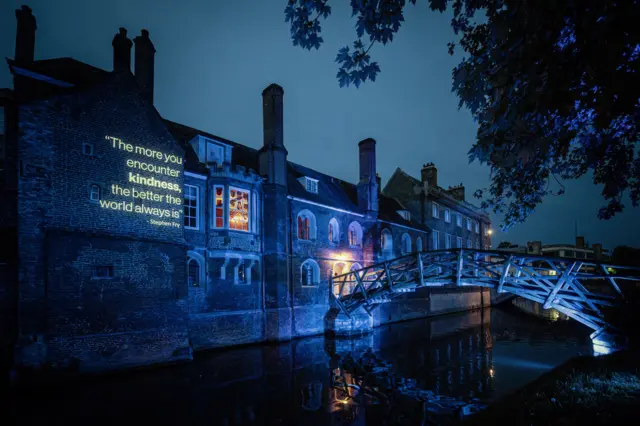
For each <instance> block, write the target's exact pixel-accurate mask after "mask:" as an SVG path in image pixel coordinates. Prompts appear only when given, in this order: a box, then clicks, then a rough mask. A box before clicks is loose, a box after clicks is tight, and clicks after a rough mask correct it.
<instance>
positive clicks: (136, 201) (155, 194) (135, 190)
mask: <svg viewBox="0 0 640 426" xmlns="http://www.w3.org/2000/svg"><path fill="white" fill-rule="evenodd" d="M105 140H107V141H109V144H110V146H111V147H112V148H113V149H116V150H118V151H124V152H126V153H129V154H131V156H130V157H129V158H127V159H126V160H125V166H126V168H127V176H126V180H125V182H123V183H121V184H112V185H111V186H110V187H109V188H108V189H109V192H110V194H111V195H112V196H115V197H116V200H102V199H101V200H100V207H102V208H103V209H110V210H116V211H123V212H132V213H138V214H144V215H148V216H150V219H149V223H151V224H152V225H158V226H169V227H174V228H179V227H180V226H181V222H180V221H179V220H176V219H180V217H181V216H180V215H181V213H182V211H181V210H182V209H181V206H182V202H183V201H182V187H181V186H180V184H178V183H176V182H172V180H173V179H172V178H177V177H179V176H180V169H178V168H177V167H180V166H182V157H180V156H176V155H173V154H167V153H164V152H161V151H156V150H154V149H150V148H144V147H141V146H138V145H133V144H130V143H126V142H124V141H123V140H122V139H119V138H116V137H113V136H105ZM140 172H142V174H141V173H140ZM118 198H122V200H118Z"/></svg>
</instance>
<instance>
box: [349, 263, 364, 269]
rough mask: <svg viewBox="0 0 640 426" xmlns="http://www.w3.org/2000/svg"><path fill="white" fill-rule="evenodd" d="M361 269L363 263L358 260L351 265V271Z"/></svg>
mask: <svg viewBox="0 0 640 426" xmlns="http://www.w3.org/2000/svg"><path fill="white" fill-rule="evenodd" d="M359 269H362V265H360V264H359V263H358V262H354V263H353V265H351V268H349V271H357V270H359Z"/></svg>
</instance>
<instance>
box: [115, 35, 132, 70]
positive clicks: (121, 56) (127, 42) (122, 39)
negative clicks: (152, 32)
mask: <svg viewBox="0 0 640 426" xmlns="http://www.w3.org/2000/svg"><path fill="white" fill-rule="evenodd" d="M111 46H113V70H114V71H125V70H126V71H131V46H133V42H132V41H131V39H129V38H128V37H127V30H126V29H125V28H120V31H119V32H118V33H117V34H116V35H115V36H114V37H113V41H112V42H111Z"/></svg>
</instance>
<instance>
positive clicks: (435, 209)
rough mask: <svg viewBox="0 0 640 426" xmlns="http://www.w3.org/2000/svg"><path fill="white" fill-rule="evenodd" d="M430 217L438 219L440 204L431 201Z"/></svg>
mask: <svg viewBox="0 0 640 426" xmlns="http://www.w3.org/2000/svg"><path fill="white" fill-rule="evenodd" d="M431 217H433V218H434V219H440V205H439V204H438V203H436V202H435V201H432V202H431Z"/></svg>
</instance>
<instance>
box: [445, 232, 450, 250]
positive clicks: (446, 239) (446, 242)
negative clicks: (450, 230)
mask: <svg viewBox="0 0 640 426" xmlns="http://www.w3.org/2000/svg"><path fill="white" fill-rule="evenodd" d="M444 248H446V249H450V248H451V235H449V234H444Z"/></svg>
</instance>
